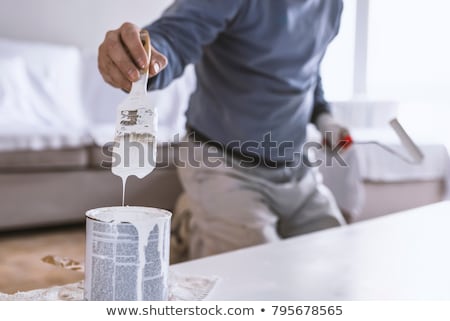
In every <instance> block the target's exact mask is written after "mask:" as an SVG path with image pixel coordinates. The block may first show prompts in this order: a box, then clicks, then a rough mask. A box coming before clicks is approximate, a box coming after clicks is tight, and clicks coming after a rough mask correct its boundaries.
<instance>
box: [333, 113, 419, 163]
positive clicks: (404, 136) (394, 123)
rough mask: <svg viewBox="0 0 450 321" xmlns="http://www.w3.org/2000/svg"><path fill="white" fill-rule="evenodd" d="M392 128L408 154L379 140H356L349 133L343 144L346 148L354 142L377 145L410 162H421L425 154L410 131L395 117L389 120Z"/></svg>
mask: <svg viewBox="0 0 450 321" xmlns="http://www.w3.org/2000/svg"><path fill="white" fill-rule="evenodd" d="M389 124H390V125H391V127H392V129H393V130H394V131H395V133H396V134H397V136H398V137H399V139H400V142H401V144H402V146H403V148H404V149H405V150H406V151H407V153H408V156H409V157H406V156H405V155H403V154H401V153H399V152H397V151H396V150H394V149H393V148H391V147H389V146H386V145H384V144H382V143H380V142H377V141H355V140H353V139H352V137H351V136H350V135H347V136H346V137H344V138H343V139H342V145H343V146H344V148H348V147H349V146H350V145H352V144H356V145H377V146H378V147H380V148H382V149H384V150H385V151H387V152H389V153H390V154H393V155H395V156H397V157H398V158H400V159H402V160H403V161H405V162H406V163H409V164H420V163H422V161H423V159H424V154H423V153H422V151H421V150H420V148H419V147H418V146H417V145H416V144H415V143H414V141H413V140H412V139H411V137H410V136H409V135H408V133H407V132H406V131H405V129H404V128H403V126H402V125H400V122H399V121H398V120H397V119H396V118H394V119H393V120H391V121H390V122H389Z"/></svg>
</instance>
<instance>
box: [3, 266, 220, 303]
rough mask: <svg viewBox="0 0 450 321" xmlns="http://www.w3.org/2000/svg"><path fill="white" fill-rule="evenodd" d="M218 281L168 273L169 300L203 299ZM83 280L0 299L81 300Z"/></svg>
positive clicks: (204, 277) (203, 277) (213, 278)
mask: <svg viewBox="0 0 450 321" xmlns="http://www.w3.org/2000/svg"><path fill="white" fill-rule="evenodd" d="M217 281H218V278H217V277H208V276H192V275H183V274H180V273H176V272H172V271H171V272H170V273H169V281H168V286H169V301H201V300H205V299H206V298H207V296H208V295H209V293H210V292H211V290H212V289H213V288H214V287H215V285H216V283H217ZM82 300H84V282H83V281H80V282H77V283H72V284H67V285H62V286H54V287H50V288H47V289H38V290H32V291H26V292H17V293H15V294H6V293H0V301H82Z"/></svg>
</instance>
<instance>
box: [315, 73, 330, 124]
mask: <svg viewBox="0 0 450 321" xmlns="http://www.w3.org/2000/svg"><path fill="white" fill-rule="evenodd" d="M323 113H327V114H331V108H330V104H329V103H328V101H326V99H325V95H324V92H323V87H322V78H321V77H320V75H318V76H317V85H316V89H315V90H314V108H313V112H312V115H311V123H313V124H315V125H316V126H317V120H318V118H319V116H320V115H321V114H323Z"/></svg>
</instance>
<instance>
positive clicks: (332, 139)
mask: <svg viewBox="0 0 450 321" xmlns="http://www.w3.org/2000/svg"><path fill="white" fill-rule="evenodd" d="M317 77H318V79H317V85H316V89H315V91H314V108H313V112H312V115H311V122H312V123H314V124H315V125H316V127H317V129H318V130H319V131H320V133H321V134H322V138H323V140H324V143H325V144H326V145H328V146H329V147H335V146H337V145H339V144H345V145H344V147H348V145H347V143H348V142H347V140H348V137H350V132H349V130H348V129H347V128H346V127H344V126H342V125H341V124H340V123H338V122H337V121H336V120H335V119H334V118H333V116H332V115H331V107H330V104H329V103H328V102H327V100H326V99H325V96H324V92H323V87H322V78H321V77H320V75H318V76H317Z"/></svg>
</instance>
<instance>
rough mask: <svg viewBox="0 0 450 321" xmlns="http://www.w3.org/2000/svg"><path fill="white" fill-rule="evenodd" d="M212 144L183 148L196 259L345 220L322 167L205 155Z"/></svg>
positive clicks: (182, 165) (183, 179) (181, 168)
mask: <svg viewBox="0 0 450 321" xmlns="http://www.w3.org/2000/svg"><path fill="white" fill-rule="evenodd" d="M207 148H209V149H211V148H213V149H214V148H215V147H212V146H208V145H205V144H202V146H201V147H199V148H190V149H189V150H188V149H184V150H181V151H180V153H179V154H180V156H179V157H180V161H181V162H180V164H179V166H178V174H179V177H180V179H181V182H182V185H183V187H184V190H185V197H186V198H187V200H188V202H187V204H188V207H189V212H190V215H191V219H190V227H189V230H190V233H189V234H190V235H189V257H190V258H191V259H193V258H200V257H204V256H208V255H213V254H218V253H222V252H226V251H231V250H236V249H239V248H243V247H248V246H253V245H258V244H262V243H267V242H273V241H277V240H280V239H283V238H288V237H291V236H297V235H301V234H305V233H309V232H314V231H318V230H322V229H326V228H331V227H336V226H340V225H343V224H345V220H344V219H343V217H342V214H341V213H340V211H339V209H338V207H337V205H336V202H335V200H334V198H333V196H332V195H331V193H330V191H329V190H328V189H327V188H326V187H325V186H324V185H323V184H322V181H321V175H320V173H319V172H318V170H317V169H314V168H307V167H306V166H297V167H293V168H288V167H283V168H267V167H242V166H241V163H240V161H238V160H236V159H232V158H231V157H229V156H228V157H223V156H219V157H208V159H205V149H207ZM192 153H193V155H192ZM192 160H195V162H193V161H192Z"/></svg>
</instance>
